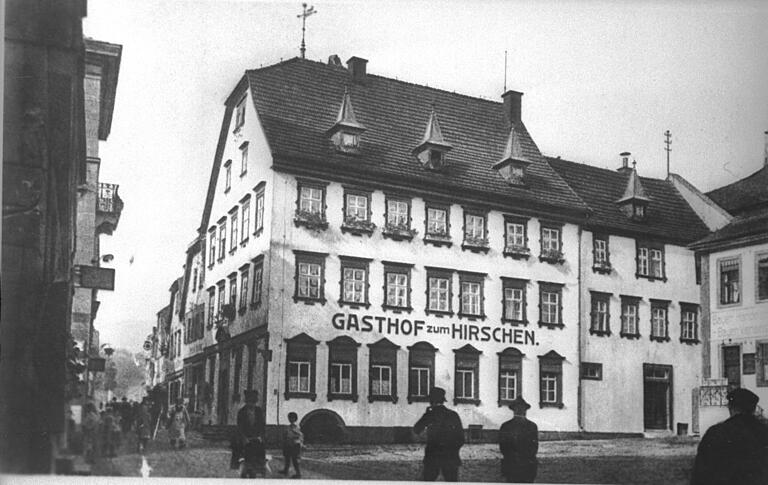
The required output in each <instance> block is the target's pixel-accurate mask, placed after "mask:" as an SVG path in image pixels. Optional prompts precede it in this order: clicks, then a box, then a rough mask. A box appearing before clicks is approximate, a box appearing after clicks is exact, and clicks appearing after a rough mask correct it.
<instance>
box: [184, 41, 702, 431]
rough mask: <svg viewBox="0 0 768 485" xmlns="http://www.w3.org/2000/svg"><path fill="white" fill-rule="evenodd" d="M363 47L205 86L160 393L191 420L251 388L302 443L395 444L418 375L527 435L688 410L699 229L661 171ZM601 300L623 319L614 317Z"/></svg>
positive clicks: (410, 413) (223, 413) (511, 104)
mask: <svg viewBox="0 0 768 485" xmlns="http://www.w3.org/2000/svg"><path fill="white" fill-rule="evenodd" d="M366 63H367V61H366V60H364V59H360V58H357V57H353V58H351V59H350V60H349V61H348V63H347V67H346V68H344V67H342V66H341V64H340V63H339V62H338V58H336V57H335V56H332V58H331V59H330V60H329V63H328V64H327V65H326V64H323V63H318V62H313V61H308V60H304V59H298V58H297V59H291V60H289V61H285V62H281V63H279V64H276V65H273V66H269V67H265V68H262V69H257V70H249V71H246V73H245V75H244V76H243V78H242V79H241V80H240V82H239V83H238V85H237V86H236V87H235V89H234V90H233V92H232V93H231V94H230V96H229V97H228V99H227V100H226V102H225V109H224V117H223V121H222V127H221V132H220V136H219V141H218V145H217V150H216V156H215V159H214V162H213V166H212V171H211V178H210V182H209V187H208V191H207V195H206V203H205V206H204V210H203V214H202V220H201V224H200V226H199V228H198V238H197V239H196V240H195V241H194V242H193V243H191V244H190V245H189V248H188V250H187V256H186V263H185V269H184V273H185V276H184V278H183V279H182V285H181V287H182V288H183V290H182V303H181V307H180V308H178V309H177V310H178V313H179V315H180V316H181V315H185V316H186V317H185V319H184V320H185V322H186V323H185V324H184V329H185V331H183V335H186V336H185V337H183V342H184V344H183V345H182V349H183V350H182V354H183V359H184V367H185V370H184V375H183V376H182V377H183V379H182V380H183V385H182V390H183V393H184V395H185V396H186V397H187V398H189V399H190V400H193V398H194V404H193V406H194V407H195V408H196V409H200V410H201V411H202V412H204V413H205V415H206V417H205V422H206V423H209V424H212V425H231V424H233V423H234V419H235V415H236V412H237V409H238V408H239V406H240V405H241V402H242V395H243V391H244V390H246V389H256V390H258V391H259V399H260V405H261V406H262V407H263V408H264V409H265V410H266V418H267V424H268V429H269V430H270V432H272V431H274V430H275V427H276V426H277V425H280V424H282V423H284V419H285V416H286V415H287V413H288V412H290V411H294V412H297V413H298V414H299V415H300V416H301V417H302V420H301V425H302V427H303V428H304V430H305V432H306V434H307V438H308V439H309V440H310V441H311V440H320V439H330V440H333V439H337V440H341V439H346V440H351V441H373V440H378V441H392V440H404V439H410V426H412V424H413V423H414V422H415V421H416V420H417V419H418V417H419V416H421V414H422V413H423V407H424V403H425V402H426V400H427V399H426V396H427V394H428V391H429V388H430V387H432V386H435V385H437V386H441V387H444V388H445V389H446V390H447V392H448V396H449V403H450V404H451V405H452V406H453V407H454V408H455V409H456V410H457V412H458V413H459V415H460V416H461V418H462V421H463V423H464V425H465V426H466V427H468V428H469V429H471V430H473V433H476V434H478V435H480V436H483V435H484V436H485V437H489V436H492V435H493V433H494V432H495V430H497V429H498V427H499V426H500V424H501V423H502V422H503V421H505V420H507V419H509V417H510V415H511V413H510V412H509V410H508V408H507V407H506V404H507V403H508V402H509V401H511V400H513V399H514V398H515V397H516V396H518V395H522V396H523V397H524V398H525V399H526V400H527V401H529V402H531V403H532V404H533V409H532V410H531V411H530V413H531V416H532V418H533V419H534V420H535V421H536V422H537V423H539V428H540V430H542V431H543V433H544V435H545V436H546V435H547V434H548V433H550V432H552V433H578V432H583V431H588V432H608V433H623V432H632V433H642V432H644V431H646V430H656V429H659V430H662V431H663V432H667V433H669V432H670V430H671V429H672V427H673V423H675V422H681V423H689V422H691V421H692V419H693V416H692V415H693V411H692V403H691V401H690V395H691V392H692V389H693V388H694V387H695V386H696V385H697V383H698V374H697V369H698V366H694V367H695V369H694V370H693V371H691V370H690V368H691V366H689V365H681V364H680V363H681V362H690V361H691V360H696V359H699V357H697V356H698V355H699V347H700V345H699V344H698V342H697V338H696V337H695V336H694V337H690V333H685V334H683V333H681V332H682V330H679V329H680V328H685V329H686V330H685V331H686V332H690V331H691V330H690V329H689V327H691V325H693V330H692V331H694V332H696V331H698V327H697V325H698V318H699V313H698V305H699V298H698V295H699V293H698V290H697V288H696V286H695V275H694V273H695V265H694V258H693V253H692V252H691V251H690V250H688V249H687V248H685V245H686V244H687V243H689V242H691V241H693V240H695V239H696V238H698V237H701V236H703V235H704V234H706V233H707V230H708V227H707V225H706V224H705V223H704V222H703V221H702V219H701V218H700V217H699V216H697V214H696V213H695V212H694V211H693V210H692V209H691V208H690V206H689V203H688V202H687V200H685V199H684V198H683V197H682V196H681V195H680V194H679V193H678V192H677V189H676V187H675V186H674V184H673V183H672V182H668V181H662V180H652V179H644V178H641V177H639V176H638V175H637V172H636V171H635V170H634V169H630V168H629V167H628V166H625V167H624V169H623V170H620V171H618V172H612V171H606V170H600V169H595V170H597V172H595V173H593V172H592V171H591V170H592V167H588V166H582V165H579V164H573V163H571V162H565V161H561V160H555V159H548V158H546V157H544V156H542V154H541V153H540V152H539V149H538V148H537V146H536V144H535V143H534V141H533V140H532V138H531V136H530V134H529V133H528V131H527V129H526V127H525V124H524V123H523V121H522V117H521V112H522V109H521V99H522V93H518V92H515V91H508V92H506V93H504V94H503V95H502V101H501V102H493V101H488V100H484V99H478V98H472V97H469V96H464V95H460V94H456V93H449V92H446V91H442V90H439V89H432V88H428V87H425V86H419V85H414V84H410V83H407V82H403V81H397V80H394V79H388V78H384V77H381V76H376V75H372V74H369V73H367V69H366V67H367V66H366ZM586 180H589V181H591V182H592V183H593V184H595V188H588V187H583V186H580V185H579V184H580V183H582V182H584V181H586ZM601 192H604V193H601ZM679 220H684V221H686V223H689V224H690V228H689V229H688V230H687V232H686V230H684V229H679V228H678V229H675V221H679ZM598 239H599V240H601V241H603V243H604V245H603V246H600V247H601V248H602V252H601V253H600V254H603V255H604V257H602V259H600V260H599V261H597V260H594V258H595V256H594V255H593V248H596V247H598V246H597V245H596V244H597V243H596V241H597V240H598ZM587 248H589V249H587ZM593 263H594V264H593ZM593 295H597V297H596V298H597V299H596V300H595V299H593ZM185 298H186V300H184V299H185ZM625 300H626V302H628V303H627V306H632V308H634V310H635V313H634V314H633V315H634V320H631V319H629V317H628V315H629V313H627V315H625V316H627V318H628V319H627V328H623V326H622V328H616V327H618V326H619V324H618V323H613V324H612V323H611V321H610V318H609V317H608V314H609V313H610V312H611V309H613V312H614V313H613V314H614V315H618V316H621V315H623V312H624V307H623V306H621V307H620V305H623V304H624V303H625ZM595 302H598V304H597V306H596V310H595V311H592V310H591V308H592V305H593V304H595ZM600 302H602V305H603V306H602V307H601V306H600ZM630 303H631V305H630ZM627 312H630V310H627ZM593 314H595V315H598V316H599V315H604V316H605V318H603V319H602V320H601V318H602V317H595V322H593V317H592V315H593ZM691 315H693V317H691ZM618 316H615V317H614V319H618V318H619V317H618ZM690 318H693V320H692V322H688V320H686V319H690ZM622 320H623V319H622ZM678 320H679V321H678ZM616 321H618V320H616ZM201 322H202V323H201ZM600 322H603V327H600V326H599V324H600ZM632 322H634V326H632ZM689 323H690V324H691V325H689ZM593 324H594V326H593ZM610 325H614V326H616V327H614V328H615V330H614V332H613V333H612V332H611V331H610V328H611V327H610ZM630 327H631V328H630ZM673 338H674V341H672V339H673ZM614 347H621V348H622V349H624V350H623V351H624V352H626V355H628V356H629V358H626V359H625V355H623V354H622V353H621V352H619V351H618V350H617V349H616V348H614ZM585 362H586V363H587V364H591V366H590V365H587V366H584V365H583V364H584V363H585ZM596 373H597V374H599V378H598V376H597V375H595V374H596ZM673 376H674V377H673ZM588 379H592V380H593V381H595V382H586V381H587V380H588ZM672 379H674V381H673V380H672ZM627 383H629V385H630V388H629V389H630V393H629V395H628V396H627V398H626V399H625V398H624V397H616V398H614V397H613V395H614V394H625V391H626V387H625V386H626V385H627ZM619 390H621V392H619ZM649 390H650V391H649ZM643 393H651V397H649V399H648V400H647V403H648V404H644V400H643V399H638V398H637V397H638V396H641V395H643ZM606 399H616V403H619V404H616V405H611V406H609V407H608V408H607V409H606V407H605V406H601V405H599V403H602V404H604V403H605V402H606ZM625 401H631V402H625ZM673 403H674V404H673ZM625 404H626V406H625ZM627 423H630V424H629V426H628V425H627ZM560 436H562V434H560Z"/></svg>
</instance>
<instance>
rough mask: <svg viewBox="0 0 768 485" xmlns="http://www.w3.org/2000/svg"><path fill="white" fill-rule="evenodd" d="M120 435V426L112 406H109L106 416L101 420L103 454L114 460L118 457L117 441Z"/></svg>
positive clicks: (105, 411)
mask: <svg viewBox="0 0 768 485" xmlns="http://www.w3.org/2000/svg"><path fill="white" fill-rule="evenodd" d="M119 433H120V424H119V423H118V421H117V418H116V416H115V411H114V408H113V407H112V405H110V404H107V407H106V409H105V410H104V416H103V417H102V420H101V446H102V449H101V454H102V456H106V457H110V458H114V457H116V456H117V440H118V436H117V435H118V434H119Z"/></svg>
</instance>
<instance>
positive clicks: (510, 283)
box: [500, 276, 529, 326]
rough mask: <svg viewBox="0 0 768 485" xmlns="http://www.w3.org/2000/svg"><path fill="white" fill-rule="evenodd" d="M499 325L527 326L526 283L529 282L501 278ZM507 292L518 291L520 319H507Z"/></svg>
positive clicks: (519, 279)
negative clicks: (520, 297) (520, 302)
mask: <svg viewBox="0 0 768 485" xmlns="http://www.w3.org/2000/svg"><path fill="white" fill-rule="evenodd" d="M500 278H501V323H502V325H503V324H510V325H512V326H517V325H528V291H527V290H528V283H529V280H526V279H521V278H510V277H507V276H501V277H500ZM507 290H520V291H521V292H522V304H521V307H520V311H521V316H522V319H519V320H517V319H513V318H507Z"/></svg>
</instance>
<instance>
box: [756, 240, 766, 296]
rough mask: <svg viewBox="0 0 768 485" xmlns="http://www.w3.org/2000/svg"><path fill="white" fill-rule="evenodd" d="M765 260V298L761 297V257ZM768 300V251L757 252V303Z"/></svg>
mask: <svg viewBox="0 0 768 485" xmlns="http://www.w3.org/2000/svg"><path fill="white" fill-rule="evenodd" d="M761 258H763V259H764V260H765V266H764V268H765V273H766V274H765V279H764V283H765V298H760V259H761ZM766 302H768V252H765V251H761V252H758V253H755V303H766Z"/></svg>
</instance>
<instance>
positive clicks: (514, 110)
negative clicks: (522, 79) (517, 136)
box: [501, 89, 523, 126]
mask: <svg viewBox="0 0 768 485" xmlns="http://www.w3.org/2000/svg"><path fill="white" fill-rule="evenodd" d="M501 98H502V99H503V100H504V116H505V117H506V119H507V124H509V125H510V126H514V125H516V124H518V123H520V121H521V110H522V104H523V100H522V98H523V93H520V92H518V91H512V90H511V89H510V90H509V91H507V92H506V93H504V94H502V95H501Z"/></svg>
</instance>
